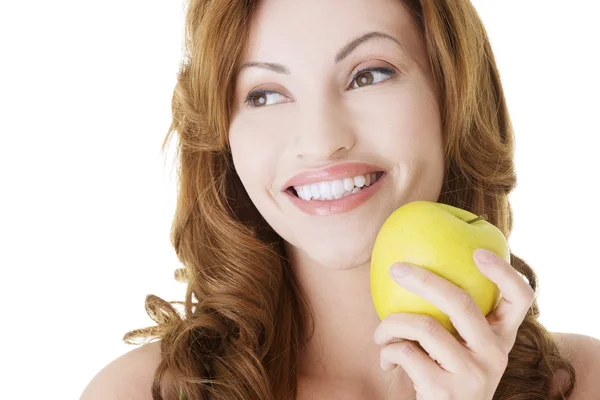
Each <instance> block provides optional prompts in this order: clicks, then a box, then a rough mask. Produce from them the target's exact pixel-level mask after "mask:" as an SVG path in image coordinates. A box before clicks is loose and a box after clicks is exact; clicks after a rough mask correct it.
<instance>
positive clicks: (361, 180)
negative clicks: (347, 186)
mask: <svg viewBox="0 0 600 400" xmlns="http://www.w3.org/2000/svg"><path fill="white" fill-rule="evenodd" d="M354 186H356V187H363V186H365V176H364V175H360V176H355V177H354Z"/></svg>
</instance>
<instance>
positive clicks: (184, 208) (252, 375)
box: [123, 0, 576, 400]
mask: <svg viewBox="0 0 600 400" xmlns="http://www.w3.org/2000/svg"><path fill="white" fill-rule="evenodd" d="M398 1H402V3H403V4H404V6H405V7H406V8H407V10H409V11H410V13H411V14H412V17H413V19H414V22H415V23H416V24H417V25H418V27H419V29H420V31H421V33H422V35H423V37H424V39H425V44H426V50H427V53H428V57H429V62H430V67H431V68H432V71H433V75H434V78H435V84H436V87H437V90H438V95H439V101H440V103H439V104H440V108H441V117H442V124H443V125H442V126H443V142H444V155H445V180H444V183H443V188H442V192H441V195H440V197H439V199H438V202H440V203H445V204H450V205H453V206H456V207H460V208H463V209H466V210H469V211H471V212H473V213H475V214H477V215H481V214H486V215H487V219H488V220H489V221H490V222H491V223H493V224H494V225H496V226H497V227H498V228H499V229H500V230H501V231H502V232H503V233H504V235H505V236H506V237H507V238H508V237H509V235H510V233H511V229H512V210H511V206H510V203H509V200H508V195H509V193H510V192H511V191H512V190H513V189H514V187H515V185H516V174H515V166H514V163H513V156H514V136H513V129H512V126H511V122H510V117H509V113H508V110H507V106H506V101H505V97H504V94H503V89H502V86H501V81H500V77H499V73H498V70H497V67H496V62H495V59H494V55H493V53H492V49H491V46H490V43H489V41H488V37H487V33H486V31H485V29H484V26H483V24H482V22H481V21H480V18H479V16H478V14H477V12H476V10H475V9H474V7H473V6H472V4H471V3H470V1H469V0H425V1H421V0H398ZM258 3H259V0H212V1H211V0H189V4H188V9H187V15H186V35H185V55H184V58H183V61H182V63H181V67H180V70H179V73H178V81H177V84H176V87H175V89H174V92H173V98H172V123H171V126H170V128H169V130H168V132H167V136H166V138H165V140H164V142H163V145H162V150H163V151H164V149H165V146H166V144H167V143H168V141H169V139H170V137H171V136H172V135H173V133H175V132H176V133H177V134H178V138H179V143H178V145H177V151H176V156H177V160H178V161H179V163H178V164H179V168H178V189H179V192H178V199H177V208H176V212H175V215H174V219H173V223H172V229H171V243H172V245H173V247H174V248H175V251H176V253H177V256H178V258H179V260H180V261H181V263H182V265H183V267H184V268H180V269H177V270H176V271H175V279H177V280H180V281H183V282H187V291H186V296H185V301H183V302H181V301H170V302H167V301H165V300H163V299H161V298H159V297H157V296H154V295H149V296H147V297H146V303H145V306H146V311H147V313H148V315H149V316H150V317H151V318H152V320H153V321H155V322H156V325H155V326H151V327H146V328H142V329H136V330H132V331H130V332H128V333H126V334H125V336H124V338H123V340H124V341H125V342H126V343H131V344H140V343H144V342H147V341H151V340H152V339H160V340H161V342H160V348H161V356H162V357H161V362H160V364H159V366H158V368H157V369H156V372H155V374H154V381H153V386H152V396H153V399H154V400H161V399H164V397H163V393H168V396H169V398H171V397H170V393H173V397H172V398H177V397H178V396H180V394H179V393H180V392H183V393H184V394H185V398H186V399H188V400H199V399H203V400H208V399H210V400H232V399H240V400H242V399H243V400H271V399H272V400H280V399H288V398H295V397H296V395H297V393H298V389H297V358H298V351H299V348H301V346H302V345H303V344H304V343H305V342H306V340H307V339H308V338H309V337H310V334H311V333H305V332H308V331H309V329H306V327H305V326H304V324H303V322H302V321H305V316H309V317H311V316H312V315H311V313H310V310H309V307H308V306H307V302H306V300H305V298H304V297H303V294H302V293H301V291H300V290H299V287H298V286H297V284H296V282H295V281H294V279H293V277H292V275H291V273H290V266H289V261H288V259H287V258H286V254H285V250H284V246H283V241H282V239H281V237H280V236H279V235H278V234H277V233H275V232H274V231H273V229H272V228H270V226H269V225H268V224H267V223H266V221H265V220H264V219H263V218H262V216H261V215H260V214H259V212H258V211H257V209H256V208H255V207H254V206H253V204H252V202H251V200H250V198H249V197H248V195H247V193H246V191H245V189H244V188H243V186H242V183H241V181H240V179H239V177H238V175H237V173H236V171H235V168H234V165H233V162H232V158H231V151H230V147H229V143H228V128H229V121H230V115H231V114H230V112H231V107H232V104H231V99H232V97H233V92H234V83H235V77H236V74H237V71H238V67H239V65H240V62H241V61H242V60H241V58H242V56H243V54H244V50H245V48H246V46H247V41H248V34H249V28H250V20H251V16H252V15H253V12H254V11H255V10H256V7H257V5H258ZM511 264H512V266H513V267H514V268H515V269H516V270H517V271H518V272H520V273H521V274H523V276H525V277H526V278H527V280H528V281H529V285H530V286H531V287H532V288H533V289H534V290H536V287H537V279H536V274H535V272H534V271H533V270H532V269H531V267H530V266H529V265H527V263H526V262H525V261H524V260H523V259H521V258H519V257H517V256H516V255H514V254H511ZM176 305H182V306H183V307H175V306H176ZM178 308H182V310H179V309H178ZM538 316H539V310H538V305H537V302H534V303H533V305H532V306H531V308H530V310H529V311H528V313H527V316H526V318H525V320H524V321H523V323H522V324H521V326H520V328H519V331H518V335H517V338H516V343H515V344H514V347H513V349H512V351H511V352H510V355H509V363H508V367H507V368H506V371H505V373H504V375H503V377H502V380H501V381H500V385H499V386H498V388H497V390H496V393H495V395H494V399H497V400H509V399H510V400H517V399H523V400H525V399H527V400H532V399H540V400H541V399H544V400H547V399H548V398H550V397H549V396H550V389H551V387H552V385H554V384H555V383H556V382H555V373H556V372H557V371H560V370H562V371H563V372H566V375H565V376H566V377H568V380H567V384H566V385H563V386H562V391H561V395H560V396H559V397H557V398H559V399H565V398H568V397H569V395H570V394H571V393H572V391H573V387H574V385H575V381H576V377H575V370H574V368H573V365H572V364H571V363H570V362H569V361H568V360H567V359H566V358H565V357H564V355H563V354H561V352H560V351H559V348H558V346H557V342H556V341H555V339H554V337H553V336H552V334H551V333H550V332H549V331H548V330H546V328H544V326H542V325H541V323H540V322H539V321H538ZM167 379H168V380H167ZM168 387H170V388H169V389H168ZM166 389H168V390H166ZM180 398H183V397H180Z"/></svg>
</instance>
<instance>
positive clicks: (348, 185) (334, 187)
mask: <svg viewBox="0 0 600 400" xmlns="http://www.w3.org/2000/svg"><path fill="white" fill-rule="evenodd" d="M376 179H377V173H376V172H371V173H369V174H365V175H359V176H355V177H354V178H344V179H337V180H334V181H323V182H318V183H311V184H308V185H302V186H294V189H295V190H296V193H297V194H298V197H300V198H301V199H303V200H312V199H314V200H334V199H336V200H337V199H340V198H342V197H345V196H349V195H351V194H354V193H357V192H359V191H360V190H361V188H365V187H367V186H370V185H372V184H373V183H375V180H376Z"/></svg>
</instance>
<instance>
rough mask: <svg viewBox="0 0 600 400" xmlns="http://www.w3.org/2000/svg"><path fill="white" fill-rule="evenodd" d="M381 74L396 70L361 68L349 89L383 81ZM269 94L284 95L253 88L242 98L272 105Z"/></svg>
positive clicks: (253, 104)
mask: <svg viewBox="0 0 600 400" xmlns="http://www.w3.org/2000/svg"><path fill="white" fill-rule="evenodd" d="M381 75H383V76H386V75H387V76H388V77H392V76H394V75H396V71H394V70H392V69H390V68H384V67H374V68H365V69H362V70H360V71H358V72H357V73H356V75H354V79H352V83H354V82H356V83H357V85H358V86H354V85H351V89H357V88H359V87H363V86H369V85H373V84H376V83H379V82H381V81H385V80H386V79H376V77H377V76H381ZM269 96H281V97H285V96H283V95H282V94H281V93H279V92H275V91H273V90H255V91H253V92H251V93H249V94H248V96H247V97H246V99H244V103H245V104H246V105H247V106H248V107H250V108H259V107H264V106H266V105H272V104H273V103H271V104H267V103H268V99H269Z"/></svg>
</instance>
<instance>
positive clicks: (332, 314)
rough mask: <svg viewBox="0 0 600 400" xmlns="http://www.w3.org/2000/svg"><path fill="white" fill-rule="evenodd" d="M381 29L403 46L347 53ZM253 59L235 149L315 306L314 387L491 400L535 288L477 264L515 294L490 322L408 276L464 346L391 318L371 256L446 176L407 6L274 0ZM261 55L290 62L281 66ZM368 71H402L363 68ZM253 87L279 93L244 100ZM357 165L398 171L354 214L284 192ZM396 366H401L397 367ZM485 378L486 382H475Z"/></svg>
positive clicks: (305, 365) (384, 41)
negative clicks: (378, 293) (380, 311)
mask: <svg viewBox="0 0 600 400" xmlns="http://www.w3.org/2000/svg"><path fill="white" fill-rule="evenodd" d="M332 16H335V18H332ZM370 32H379V33H383V34H385V35H389V36H390V37H392V38H394V39H395V40H394V39H389V38H385V37H381V36H377V35H373V36H372V37H371V38H369V39H367V40H364V41H363V42H362V43H360V44H359V45H357V46H351V49H352V51H350V52H348V47H347V46H348V44H349V43H351V42H352V40H354V39H356V38H359V37H361V36H362V35H364V34H367V33H370ZM344 50H346V51H344ZM340 54H344V55H345V57H341V56H340ZM244 62H245V63H249V64H250V65H249V66H248V67H247V68H243V69H242V70H241V72H240V74H239V76H238V78H237V81H236V92H235V99H234V104H235V107H234V114H233V116H232V123H231V126H230V132H229V134H230V143H231V150H232V154H233V160H234V164H235V167H236V170H237V172H238V174H239V176H240V178H241V180H242V182H243V184H244V186H245V188H246V190H247V192H248V194H249V196H250V198H251V199H252V201H253V203H254V204H255V205H256V207H257V208H258V210H259V211H260V212H261V214H262V215H263V216H264V218H265V219H266V220H267V222H268V223H269V224H270V225H271V226H272V227H273V228H274V229H275V231H277V233H278V234H280V235H281V236H282V237H283V239H284V240H285V242H286V250H287V252H288V254H289V256H290V259H291V266H292V268H293V271H294V274H295V276H296V278H297V279H298V282H299V284H300V285H301V286H302V288H303V290H304V291H305V293H306V295H307V296H308V300H309V303H310V305H311V307H312V309H313V311H314V316H315V335H314V337H313V338H312V340H311V341H310V342H309V343H308V346H307V348H305V349H302V351H301V357H300V369H299V371H300V382H301V385H302V387H303V388H304V390H305V391H307V392H313V393H323V394H326V393H329V394H331V393H332V392H334V391H338V392H340V393H343V394H345V395H347V396H356V398H388V397H386V396H389V398H392V399H404V398H407V399H408V398H414V397H415V395H416V394H418V395H419V398H421V399H434V398H439V397H436V396H438V395H440V393H444V394H446V395H447V394H450V393H451V394H452V395H455V396H457V397H455V398H461V399H473V400H475V399H477V400H480V399H482V398H484V399H487V398H489V399H491V398H492V396H493V393H494V391H495V389H496V387H497V385H498V382H499V381H500V378H501V376H502V373H503V371H504V369H505V367H506V362H507V360H506V359H507V354H508V352H509V351H510V349H511V348H512V346H513V344H514V340H515V336H516V331H517V329H518V326H519V325H520V323H521V322H522V320H523V318H524V316H525V313H526V311H527V309H528V308H529V307H530V306H531V302H532V301H533V296H534V293H533V291H532V290H531V288H530V287H529V286H528V285H527V284H526V283H525V282H524V280H523V279H521V278H520V277H519V276H518V274H517V273H516V272H515V271H514V269H512V268H511V267H510V265H508V264H507V263H506V262H504V261H502V260H498V259H496V260H495V261H494V262H493V263H492V265H491V266H488V267H487V269H485V268H484V267H480V268H482V272H483V273H484V274H485V275H487V276H488V277H489V278H490V279H491V280H493V281H495V282H496V283H497V284H498V285H499V287H500V288H501V289H502V291H503V296H504V298H505V299H504V300H503V303H501V307H499V309H498V312H497V313H496V314H494V315H492V316H490V317H488V320H490V321H492V319H493V323H492V324H491V325H492V326H490V323H488V322H489V321H488V320H486V318H485V317H484V316H483V315H481V313H480V312H479V313H477V312H475V311H473V312H470V313H468V312H465V308H467V309H471V310H474V308H473V307H471V308H469V307H468V305H469V303H466V304H467V306H466V307H465V306H464V304H465V303H461V301H460V299H465V298H466V297H464V296H463V297H461V296H460V293H459V289H458V288H457V287H456V286H454V285H451V284H449V282H447V281H445V280H442V279H435V276H433V278H432V279H428V280H427V282H423V280H424V277H425V276H426V275H424V273H425V274H426V272H425V271H424V270H421V269H413V271H414V272H413V273H411V274H409V275H407V276H406V277H405V278H404V283H403V284H404V285H405V287H407V288H409V289H412V291H414V292H415V293H418V294H421V295H422V296H423V297H424V298H426V299H428V300H430V301H432V302H434V304H436V305H438V307H440V308H442V309H443V310H444V307H445V311H447V313H448V314H449V315H450V316H451V318H452V319H453V320H454V322H455V325H459V327H458V328H459V332H460V333H461V336H462V337H463V338H468V339H467V343H464V342H463V343H459V342H457V341H456V339H454V338H453V337H452V336H450V335H449V334H448V333H447V332H445V331H444V330H443V329H437V328H438V327H439V326H436V325H435V324H429V325H427V324H428V323H430V322H431V321H429V320H427V319H425V320H423V319H415V317H418V316H414V315H413V316H408V315H400V314H397V315H392V316H390V317H388V318H387V319H386V320H384V321H383V322H381V321H380V320H379V318H378V316H377V314H376V312H375V310H374V308H373V304H372V300H371V297H370V286H369V261H370V252H371V249H372V246H373V243H374V240H375V236H376V234H377V232H378V229H379V228H380V227H381V225H382V224H383V222H384V220H385V219H386V218H387V216H389V215H390V213H391V212H392V211H394V210H395V209H396V208H398V207H399V206H401V205H402V204H405V203H407V202H410V201H412V200H429V201H437V199H438V196H439V194H440V191H441V188H442V182H443V152H442V136H441V119H440V113H439V108H438V100H437V99H438V97H437V93H436V91H435V87H434V83H433V79H432V74H431V71H430V69H429V65H428V62H427V54H426V50H425V46H424V43H423V39H422V37H421V36H420V34H419V32H418V31H417V30H416V27H415V25H414V23H413V22H412V20H411V16H410V14H409V13H408V11H407V9H406V8H405V7H404V5H403V4H402V2H401V1H399V0H368V1H365V0H344V1H343V2H341V1H339V0H325V1H323V0H321V1H302V2H300V1H298V2H294V1H280V0H267V1H263V2H262V4H261V5H260V7H259V9H258V12H257V13H256V14H255V16H254V20H253V21H252V31H251V34H250V46H249V49H248V52H247V54H246V55H245V58H244ZM255 63H259V66H256V64H255ZM260 63H277V64H280V65H278V66H277V68H275V69H276V70H275V71H274V70H272V69H269V68H264V67H260ZM366 67H385V68H389V69H391V70H392V71H393V73H392V74H389V73H380V72H374V73H372V74H369V73H366V75H365V74H362V76H357V75H356V72H357V71H359V70H361V69H363V68H366ZM282 70H283V73H282ZM354 78H362V81H363V82H366V84H360V85H359V80H358V79H354ZM255 90H268V91H272V92H274V93H269V94H266V95H265V94H262V95H261V94H257V95H255V96H254V97H251V98H249V99H247V96H248V94H249V93H251V92H252V91H255ZM248 100H249V101H248ZM252 106H253V107H252ZM348 161H359V162H366V163H369V164H373V165H375V166H378V167H379V168H378V170H383V171H385V172H386V173H387V176H386V177H385V178H386V179H384V180H382V181H381V182H380V183H379V189H378V190H377V192H376V193H375V194H374V195H373V196H372V197H371V198H369V200H367V201H366V202H365V203H363V204H361V205H360V206H358V207H357V208H354V209H352V210H350V211H348V212H344V213H338V214H334V215H324V214H323V213H322V214H320V215H309V214H307V213H304V212H303V211H301V210H300V209H299V208H298V207H296V206H295V205H294V204H293V203H292V202H291V201H290V198H289V196H288V195H287V194H286V193H284V192H283V191H284V190H285V189H286V188H287V185H286V184H285V183H286V181H288V180H289V179H290V178H291V177H292V176H294V175H296V174H298V173H300V172H305V171H314V170H318V169H320V168H322V167H327V166H330V165H335V164H340V163H344V162H348ZM313 201H315V200H313ZM478 265H481V264H478ZM429 276H431V275H429ZM471 304H472V303H471ZM475 308H476V307H475ZM477 311H478V310H477ZM499 315H501V316H502V318H500V317H499ZM380 325H381V326H380ZM378 327H379V329H377V328H378ZM460 328H462V330H461V329H460ZM376 329H377V335H378V336H379V338H378V339H377V343H376V342H375V341H374V332H375V331H376ZM409 337H410V338H411V339H413V340H419V341H420V342H421V345H423V347H424V348H425V349H426V350H428V352H430V353H431V357H429V356H427V353H424V352H423V351H422V350H420V349H418V348H416V347H414V342H406V341H404V342H403V343H397V344H387V342H389V341H390V340H393V339H395V338H409ZM386 344H387V345H386ZM463 344H464V346H463ZM428 346H429V347H428ZM382 348H383V351H382ZM410 354H412V356H409V355H410ZM426 356H427V357H426ZM425 357H426V358H425ZM432 358H433V359H435V360H437V361H438V362H439V365H438V364H437V363H436V361H434V360H433V359H432ZM396 364H402V367H403V368H396V369H393V368H394V367H395V366H396ZM380 366H381V367H380ZM442 367H444V368H442ZM392 369H393V370H392ZM390 370H392V371H391V372H390ZM477 374H480V375H481V377H482V378H481V379H480V380H479V381H477V380H476V379H473V378H474V376H475V375H477ZM475 381H476V382H475ZM473 382H475V383H473ZM413 384H414V385H415V386H416V387H417V389H416V390H415V388H413ZM419 385H420V386H421V387H420V388H419ZM436 391H437V392H436ZM453 398H454V397H453Z"/></svg>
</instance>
